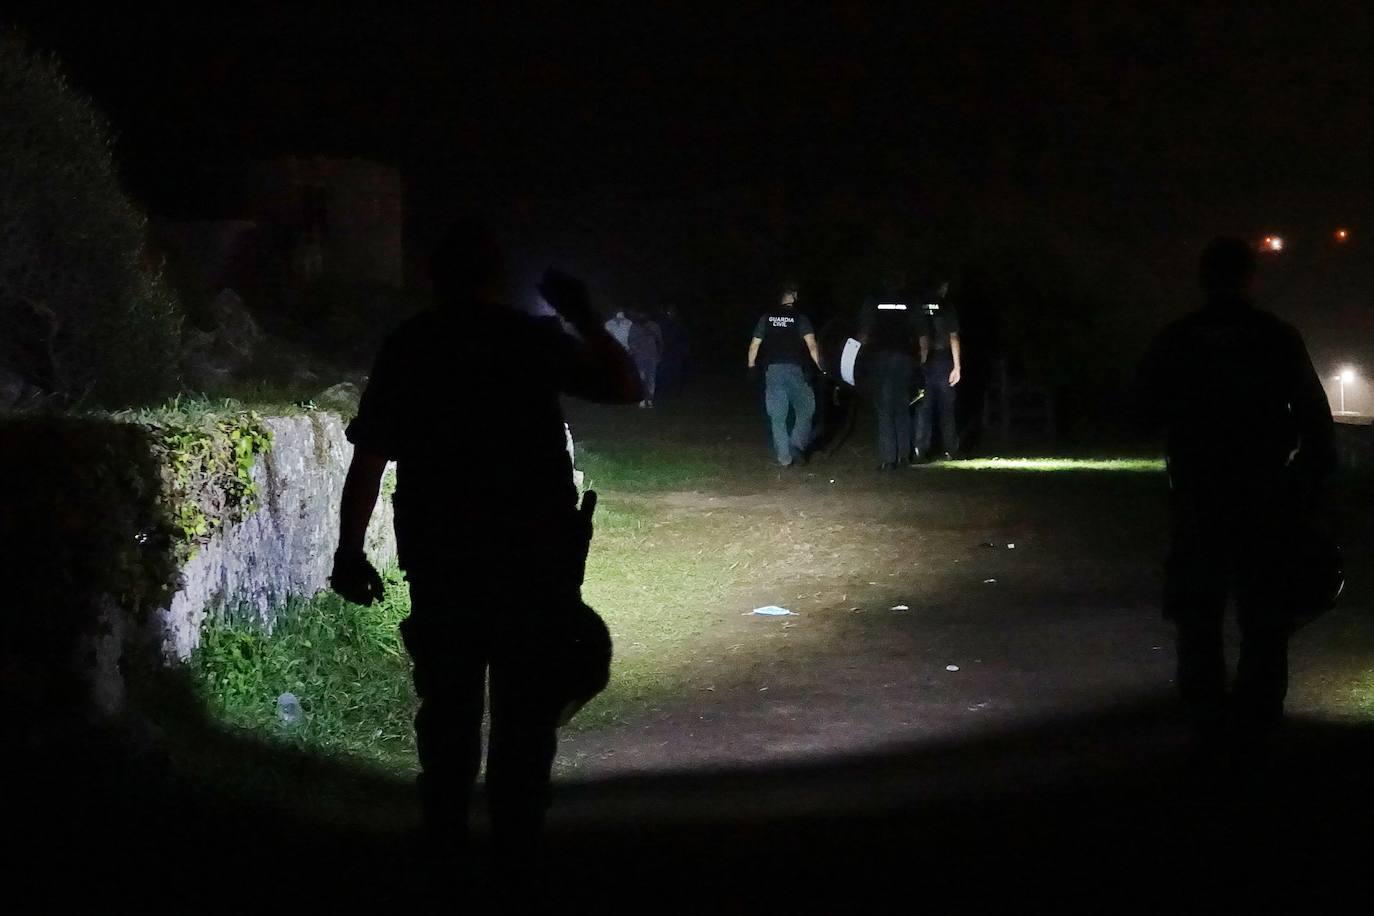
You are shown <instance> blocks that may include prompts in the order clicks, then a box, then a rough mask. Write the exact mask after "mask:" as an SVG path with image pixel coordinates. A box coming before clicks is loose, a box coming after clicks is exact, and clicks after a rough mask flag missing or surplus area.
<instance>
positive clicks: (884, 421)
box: [873, 350, 916, 464]
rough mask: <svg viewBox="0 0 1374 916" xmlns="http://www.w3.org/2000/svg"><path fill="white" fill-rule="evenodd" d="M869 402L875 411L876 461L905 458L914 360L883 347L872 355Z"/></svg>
mask: <svg viewBox="0 0 1374 916" xmlns="http://www.w3.org/2000/svg"><path fill="white" fill-rule="evenodd" d="M873 360H874V362H873V385H874V390H873V404H874V406H875V407H876V408H877V411H878V460H879V461H880V462H882V463H884V464H888V463H892V462H900V461H905V460H906V459H907V458H908V457H910V455H911V379H912V376H913V374H914V373H915V369H916V361H915V360H914V359H912V358H911V355H910V354H908V353H902V352H899V351H897V350H886V351H884V352H882V353H878V354H877V355H875V356H874V358H873Z"/></svg>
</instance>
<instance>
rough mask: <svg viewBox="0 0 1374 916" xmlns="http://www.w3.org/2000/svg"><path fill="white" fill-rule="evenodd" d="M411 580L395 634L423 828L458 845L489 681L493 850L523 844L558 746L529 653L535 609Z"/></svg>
mask: <svg viewBox="0 0 1374 916" xmlns="http://www.w3.org/2000/svg"><path fill="white" fill-rule="evenodd" d="M410 578H411V583H410V594H411V614H410V617H408V618H407V619H406V621H405V623H404V624H402V627H401V633H402V636H403V638H404V640H405V645H406V649H407V650H408V651H409V653H410V657H411V659H412V660H413V662H414V678H415V692H416V694H418V695H419V698H420V708H419V711H418V712H417V713H416V715H415V741H416V746H417V749H418V751H419V757H420V767H421V775H420V777H419V789H420V801H421V806H422V810H423V813H424V817H425V826H426V830H427V832H428V833H429V834H430V836H431V838H433V839H435V840H437V841H441V842H455V843H458V844H461V843H462V842H463V841H464V840H465V839H466V834H467V820H468V808H469V804H470V798H471V794H472V787H473V783H474V782H475V781H476V779H477V774H478V770H479V769H480V766H481V758H482V714H483V706H484V695H485V694H486V691H487V678H488V674H490V695H491V733H490V742H489V746H488V748H487V780H486V787H487V803H488V806H489V807H490V810H491V821H492V831H493V840H494V841H495V843H496V845H497V846H498V848H506V849H514V850H518V849H521V848H524V847H528V846H529V845H531V844H532V843H533V842H534V840H535V839H536V837H537V836H538V832H539V829H540V827H541V826H542V824H543V820H544V812H545V810H546V809H547V807H548V801H549V773H550V770H551V768H552V766H553V757H554V752H555V750H556V747H557V729H556V719H557V715H558V702H557V701H555V700H551V699H550V691H549V689H548V686H549V685H548V683H547V671H546V670H545V666H544V665H541V664H540V662H539V654H538V652H537V651H532V650H531V648H530V647H531V646H532V645H538V638H539V633H538V632H537V618H538V617H539V611H540V610H541V609H540V608H538V607H534V608H531V607H529V606H526V605H524V604H522V603H517V602H515V601H512V600H511V598H510V597H504V598H501V599H496V598H493V597H488V598H487V599H486V600H483V599H482V598H481V596H474V595H473V594H472V591H471V589H472V585H471V582H470V581H468V582H466V583H464V582H463V579H462V577H460V576H455V575H432V576H423V575H421V576H416V575H415V574H413V573H412V574H411V575H410ZM513 593H514V594H517V595H518V594H520V593H519V591H518V589H517V590H515V591H514V592H513ZM530 603H531V604H532V603H533V602H530Z"/></svg>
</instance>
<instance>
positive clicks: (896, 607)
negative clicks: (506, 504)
mask: <svg viewBox="0 0 1374 916" xmlns="http://www.w3.org/2000/svg"><path fill="white" fill-rule="evenodd" d="M892 609H893V610H894V611H909V610H911V608H909V607H907V606H906V605H905V604H894V605H892Z"/></svg>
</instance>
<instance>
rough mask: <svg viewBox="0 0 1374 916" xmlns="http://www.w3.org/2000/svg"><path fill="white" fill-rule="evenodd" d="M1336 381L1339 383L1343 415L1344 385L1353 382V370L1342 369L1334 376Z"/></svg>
mask: <svg viewBox="0 0 1374 916" xmlns="http://www.w3.org/2000/svg"><path fill="white" fill-rule="evenodd" d="M1336 381H1338V382H1340V383H1341V413H1342V414H1344V413H1345V412H1346V410H1345V383H1346V382H1353V381H1355V370H1354V369H1349V368H1347V369H1342V370H1341V372H1340V374H1339V375H1337V376H1336Z"/></svg>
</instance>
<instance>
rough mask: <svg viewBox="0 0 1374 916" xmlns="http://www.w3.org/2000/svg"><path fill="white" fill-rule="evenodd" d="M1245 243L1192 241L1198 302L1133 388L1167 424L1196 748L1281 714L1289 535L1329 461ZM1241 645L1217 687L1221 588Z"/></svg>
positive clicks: (1220, 743)
mask: <svg viewBox="0 0 1374 916" xmlns="http://www.w3.org/2000/svg"><path fill="white" fill-rule="evenodd" d="M1255 272H1256V258H1255V253H1254V251H1253V250H1252V249H1251V247H1250V246H1249V245H1248V244H1247V243H1246V242H1244V241H1242V240H1240V239H1234V238H1218V239H1216V240H1214V241H1213V242H1212V243H1211V244H1209V245H1208V246H1207V248H1206V250H1205V251H1204V252H1203V255H1202V260H1201V270H1200V279H1201V285H1202V292H1203V295H1204V299H1205V304H1204V305H1203V307H1202V308H1200V309H1198V310H1197V311H1195V312H1193V313H1191V314H1189V315H1187V316H1185V317H1184V318H1182V319H1180V320H1178V321H1175V322H1174V323H1172V324H1170V325H1169V326H1167V327H1166V328H1165V329H1164V330H1163V331H1162V332H1161V333H1160V335H1159V336H1158V338H1156V340H1155V342H1154V344H1153V345H1152V347H1151V349H1150V351H1149V352H1148V354H1147V356H1146V358H1145V362H1144V364H1143V367H1142V372H1141V385H1142V397H1143V402H1144V405H1145V406H1146V409H1147V416H1148V418H1149V419H1150V420H1151V421H1152V424H1153V425H1154V426H1156V428H1158V427H1162V428H1163V430H1164V431H1165V433H1166V435H1167V445H1166V451H1167V455H1168V468H1169V482H1170V488H1171V491H1172V492H1171V529H1172V530H1171V534H1172V538H1171V549H1170V555H1169V558H1168V561H1167V564H1166V568H1165V579H1166V585H1165V602H1164V605H1165V607H1164V610H1165V614H1166V616H1167V617H1169V618H1171V619H1172V620H1173V621H1174V623H1175V625H1176V627H1177V630H1178V689H1179V692H1180V694H1181V696H1182V699H1183V701H1184V703H1185V705H1186V708H1187V710H1188V712H1189V713H1190V717H1191V722H1192V725H1193V728H1194V730H1195V737H1196V739H1197V741H1198V746H1197V748H1196V749H1197V751H1198V752H1199V754H1200V762H1206V761H1208V760H1219V759H1222V755H1223V752H1225V753H1226V754H1231V755H1234V758H1233V759H1234V762H1237V763H1239V764H1242V765H1244V764H1247V763H1250V762H1254V761H1256V760H1257V759H1258V758H1259V757H1262V755H1263V752H1264V750H1265V749H1266V747H1267V745H1268V742H1269V738H1270V736H1271V734H1272V732H1273V730H1274V728H1275V727H1276V726H1277V725H1278V723H1279V721H1280V720H1281V718H1282V715H1283V702H1284V697H1285V695H1286V693H1287V689H1288V639H1289V636H1290V633H1291V627H1292V623H1291V621H1292V614H1293V612H1294V611H1295V608H1294V607H1293V601H1292V598H1291V597H1290V596H1291V595H1292V593H1293V591H1292V587H1291V583H1292V582H1293V581H1294V580H1295V578H1296V577H1297V576H1298V575H1299V574H1300V573H1302V570H1301V569H1297V568H1296V565H1297V563H1296V561H1295V559H1294V558H1295V557H1296V556H1298V555H1299V554H1300V553H1301V551H1300V550H1296V549H1295V546H1296V543H1297V542H1296V540H1295V539H1297V538H1300V537H1302V534H1301V532H1302V531H1303V530H1304V528H1305V527H1306V526H1305V524H1304V518H1305V513H1306V512H1308V511H1309V510H1310V509H1311V508H1312V503H1313V501H1314V499H1315V494H1316V492H1317V490H1318V488H1319V485H1320V483H1321V481H1322V479H1323V478H1324V477H1325V476H1326V475H1327V474H1328V473H1329V472H1330V470H1331V469H1332V467H1333V466H1334V451H1333V442H1332V420H1331V409H1330V405H1329V404H1328V403H1327V399H1326V393H1325V391H1323V389H1322V385H1321V382H1320V380H1319V379H1318V377H1317V374H1316V372H1315V371H1314V370H1313V368H1312V362H1311V360H1310V359H1309V357H1308V355H1307V348H1306V346H1305V345H1304V343H1303V340H1302V337H1301V335H1300V334H1299V333H1298V332H1297V331H1296V330H1295V329H1294V328H1292V327H1291V326H1289V325H1288V324H1285V323H1284V322H1283V321H1281V320H1279V319H1278V318H1276V317H1274V316H1273V315H1271V314H1269V313H1267V312H1264V311H1261V310H1260V309H1258V308H1256V307H1255V303H1254V279H1255ZM1231 593H1234V595H1235V599H1236V608H1237V618H1238V623H1239V627H1240V634H1241V645H1240V653H1239V663H1238V665H1237V671H1236V677H1235V683H1234V687H1233V689H1231V690H1229V691H1228V684H1227V681H1228V677H1227V670H1226V661H1225V655H1224V651H1223V646H1224V638H1223V622H1224V615H1225V607H1226V599H1227V596H1228V594H1231Z"/></svg>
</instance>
